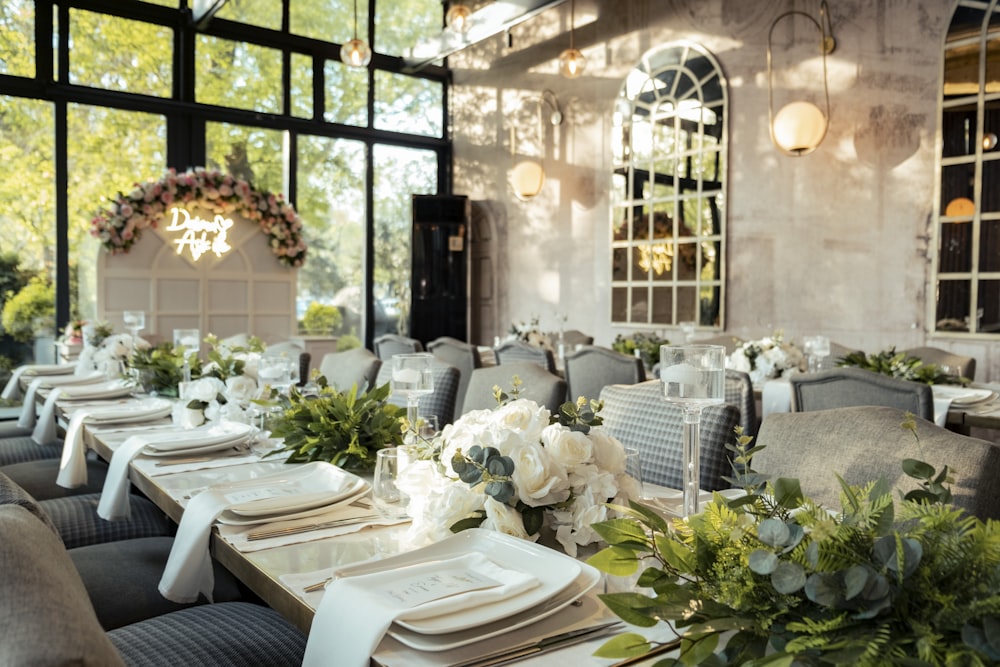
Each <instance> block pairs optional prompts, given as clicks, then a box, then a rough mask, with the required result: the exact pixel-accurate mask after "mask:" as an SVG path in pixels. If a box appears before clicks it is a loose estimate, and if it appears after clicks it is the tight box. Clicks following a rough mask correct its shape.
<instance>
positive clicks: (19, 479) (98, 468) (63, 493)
mask: <svg viewBox="0 0 1000 667" xmlns="http://www.w3.org/2000/svg"><path fill="white" fill-rule="evenodd" d="M35 446H36V447H38V445H35ZM59 448H60V449H62V446H61V445H60V447H59ZM60 456H61V454H60ZM0 473H2V474H4V475H6V476H7V477H9V478H10V479H12V480H13V481H14V482H16V483H17V484H18V486H20V487H21V488H23V489H24V490H25V491H27V492H28V493H29V494H31V496H32V497H33V498H35V499H36V500H49V499H51V498H65V497H67V496H79V495H82V494H86V493H100V492H101V489H102V488H104V478H105V477H106V476H107V474H108V464H107V463H105V462H104V461H101V460H100V459H96V458H89V457H88V459H87V483H86V484H84V485H83V486H78V487H76V488H73V489H66V488H63V487H61V486H59V485H58V484H56V477H58V476H59V458H52V459H38V460H37V461H23V462H21V463H14V464H12V465H6V466H2V467H0Z"/></svg>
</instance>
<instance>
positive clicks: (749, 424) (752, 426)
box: [725, 368, 759, 435]
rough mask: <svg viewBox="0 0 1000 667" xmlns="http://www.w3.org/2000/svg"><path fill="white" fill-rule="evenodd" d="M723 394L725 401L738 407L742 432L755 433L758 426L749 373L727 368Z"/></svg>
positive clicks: (754, 397)
mask: <svg viewBox="0 0 1000 667" xmlns="http://www.w3.org/2000/svg"><path fill="white" fill-rule="evenodd" d="M725 396H726V403H729V404H730V405H735V406H736V407H737V408H739V411H740V426H742V427H743V433H745V434H746V435H754V434H755V433H757V427H758V426H759V424H758V423H757V397H756V396H755V395H754V391H753V382H751V381H750V375H749V374H748V373H744V372H742V371H735V370H733V369H731V368H727V369H726V386H725Z"/></svg>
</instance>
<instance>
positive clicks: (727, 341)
mask: <svg viewBox="0 0 1000 667" xmlns="http://www.w3.org/2000/svg"><path fill="white" fill-rule="evenodd" d="M691 344H692V345H721V346H722V347H724V348H726V354H727V355H730V354H732V353H733V352H735V351H736V348H738V347H739V346H740V345H742V344H743V339H741V338H738V337H736V336H733V335H732V334H719V335H718V336H712V337H710V338H698V339H697V340H693V341H691Z"/></svg>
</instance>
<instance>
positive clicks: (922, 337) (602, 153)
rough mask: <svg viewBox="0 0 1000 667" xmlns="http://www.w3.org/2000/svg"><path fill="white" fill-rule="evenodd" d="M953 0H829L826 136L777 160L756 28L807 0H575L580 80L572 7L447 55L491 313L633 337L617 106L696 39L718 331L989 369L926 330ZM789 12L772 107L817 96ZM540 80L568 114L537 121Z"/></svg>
mask: <svg viewBox="0 0 1000 667" xmlns="http://www.w3.org/2000/svg"><path fill="white" fill-rule="evenodd" d="M953 6H954V1H953V0H937V1H934V0H880V1H879V2H869V1H867V0H834V1H833V2H831V3H830V10H831V17H832V24H833V32H834V35H835V37H836V40H837V48H836V50H835V52H834V53H833V54H832V55H831V56H830V57H829V59H828V67H829V87H830V101H831V107H832V113H831V116H832V119H831V122H830V128H829V132H828V134H827V137H826V139H825V141H824V142H823V144H822V146H820V148H819V149H818V150H816V151H815V152H814V153H812V154H811V155H808V156H806V157H801V158H792V157H786V156H784V155H782V154H780V153H778V151H777V150H776V149H775V148H774V147H773V146H772V144H771V141H770V137H769V134H768V128H767V123H768V110H767V69H766V44H767V34H768V29H769V28H770V26H771V24H772V22H773V21H774V19H775V18H777V17H778V16H779V15H780V14H782V13H783V12H785V11H788V10H790V9H796V10H800V11H806V12H809V13H811V14H813V15H815V16H818V11H819V2H818V0H797V1H794V2H793V1H788V0H786V1H778V0H775V1H767V2H761V1H754V2H747V1H746V0H655V1H654V0H577V3H576V26H577V28H576V44H577V46H578V47H579V48H581V49H582V50H583V52H584V53H585V55H586V56H587V59H588V63H587V69H586V71H585V73H584V75H583V76H582V77H581V78H579V79H575V80H569V79H565V78H562V77H560V76H559V75H558V73H557V69H556V65H557V58H558V54H559V52H560V51H561V50H562V49H564V48H566V47H567V46H568V35H567V34H566V31H567V30H568V25H569V16H570V6H569V3H565V4H563V5H561V6H559V7H557V8H554V9H551V10H548V11H546V12H544V13H543V14H541V15H539V16H538V17H536V18H534V19H532V20H531V21H528V22H527V23H525V24H522V25H521V26H518V27H516V28H514V29H513V30H512V31H511V35H510V44H509V45H508V42H507V40H506V38H505V37H504V36H498V37H496V38H493V39H491V40H488V41H486V42H483V43H481V44H478V45H475V46H473V47H470V48H468V49H466V50H465V51H463V52H461V53H460V54H458V55H456V56H453V57H452V58H451V59H450V64H451V66H452V68H453V71H454V83H455V85H454V88H453V93H452V99H451V102H450V103H451V114H452V118H451V122H452V128H453V132H454V146H455V191H456V192H458V193H461V194H467V195H469V196H470V197H472V198H473V199H475V200H490V201H491V204H492V205H493V206H494V207H495V206H502V207H504V209H505V222H504V224H505V226H506V230H505V235H504V237H503V239H504V240H503V246H502V247H501V248H500V252H501V253H502V254H503V255H504V261H503V262H502V263H501V264H500V265H501V266H503V271H504V273H503V274H502V275H500V276H499V281H498V282H499V284H500V285H501V286H502V288H501V289H502V290H503V295H501V296H502V298H501V299H500V300H499V301H498V303H499V304H500V305H499V308H500V312H499V313H498V314H497V321H499V322H510V321H521V320H528V319H529V318H531V317H532V316H538V317H539V318H540V320H541V324H542V326H543V328H547V329H554V328H556V327H557V315H558V314H565V315H568V323H567V328H575V329H580V330H583V331H587V332H589V333H593V334H594V335H595V337H596V342H597V343H598V344H604V345H607V344H608V343H610V341H611V340H612V339H613V338H614V336H615V335H616V334H617V333H629V332H630V331H631V330H628V329H620V328H615V327H612V326H611V325H610V289H609V280H610V250H609V239H610V232H609V225H610V220H609V215H610V214H609V196H608V190H609V186H610V169H611V166H610V165H611V156H610V134H611V112H612V102H613V100H614V98H615V96H616V95H617V93H618V90H619V88H620V86H621V83H622V81H623V79H624V77H625V75H626V74H627V73H628V71H629V70H630V68H631V67H632V66H633V64H634V63H636V62H637V60H638V59H639V57H640V56H641V55H642V54H643V53H644V52H645V51H646V50H648V49H650V48H652V47H654V46H658V45H662V44H665V43H668V42H674V41H678V40H689V41H694V42H698V43H700V44H702V45H703V46H705V47H706V48H708V49H709V50H710V51H711V52H712V53H713V54H714V55H715V56H716V58H717V59H718V61H719V63H720V65H721V67H722V69H723V73H724V75H725V76H726V78H727V79H728V83H729V114H730V115H729V172H728V177H729V202H728V203H729V217H728V244H729V251H728V281H727V290H728V297H727V300H726V327H725V330H726V331H727V332H730V333H732V334H734V335H737V336H741V337H745V338H748V337H759V336H761V335H765V334H767V333H770V331H771V330H773V329H777V328H781V329H783V330H784V331H785V334H786V336H787V337H790V338H791V339H792V340H796V341H799V340H801V336H802V335H808V334H812V333H824V334H826V335H828V336H829V337H830V338H831V339H832V340H834V341H835V342H838V343H841V344H843V345H846V346H850V347H856V348H860V349H865V350H868V351H875V350H880V349H884V348H886V347H888V346H891V345H894V346H896V347H897V348H899V349H903V348H906V347H911V346H915V345H922V344H931V345H935V346H939V347H944V348H948V349H952V350H954V351H957V352H960V353H963V354H972V355H974V356H976V357H977V358H978V359H979V369H980V370H979V373H978V374H977V379H981V380H986V379H998V376H1000V355H998V357H997V358H994V356H993V355H991V353H990V349H991V347H993V346H991V345H989V344H986V343H983V342H979V341H970V340H968V339H966V340H956V339H951V340H949V339H947V338H930V337H929V335H928V334H927V327H928V318H929V317H933V304H931V311H930V313H929V311H928V304H927V295H928V276H929V270H930V255H929V252H930V249H929V244H930V239H931V234H932V232H933V204H932V201H933V198H934V190H935V181H936V163H935V161H936V145H937V125H938V106H939V102H938V97H939V85H940V84H939V81H940V76H941V62H942V58H941V53H942V45H943V40H944V35H945V32H946V30H947V27H948V22H949V20H950V17H951V13H952V9H953ZM781 25H782V26H784V27H785V28H784V29H782V30H780V31H776V33H775V40H774V45H775V50H774V52H775V83H776V88H775V104H776V106H779V105H780V104H781V102H780V99H782V96H787V95H790V94H795V93H797V92H799V91H804V92H805V95H806V96H807V97H811V98H813V99H821V98H819V97H817V96H818V95H820V94H821V90H822V79H821V74H820V73H821V69H820V67H821V65H820V60H819V58H818V33H817V32H816V31H815V29H814V28H813V27H811V25H810V24H809V23H808V21H805V20H801V19H798V20H795V21H791V22H788V21H787V20H786V21H784V22H782V24H781ZM789 25H790V27H788V26H789ZM814 41H816V42H817V46H816V49H815V51H813V50H812V43H813V42H814ZM544 89H550V90H552V91H554V92H555V93H556V95H557V97H558V99H559V101H560V103H561V105H562V111H563V112H564V115H565V121H564V122H563V124H562V125H560V126H553V125H550V124H548V122H547V119H548V113H547V112H546V113H545V114H543V116H544V117H543V122H542V123H541V124H540V123H539V120H538V105H539V103H540V100H541V91H542V90H544ZM784 99H785V100H786V101H790V99H792V98H789V97H784ZM512 124H513V126H514V127H515V129H516V138H515V148H516V152H517V153H518V155H534V156H538V155H541V156H542V158H543V164H544V166H545V169H546V173H547V181H546V184H545V186H544V190H543V192H542V193H541V194H540V195H539V196H538V197H536V198H535V199H533V200H530V201H528V202H521V201H519V200H517V199H516V198H515V197H514V196H513V194H512V192H511V190H510V188H509V187H508V186H507V174H508V171H509V169H510V167H511V166H512V157H511V147H510V139H511V136H510V128H511V125H512ZM540 130H541V132H540ZM497 333H502V332H497ZM665 333H666V335H667V336H668V337H669V336H674V337H676V336H677V335H678V332H677V331H676V330H673V329H670V330H666V332H665ZM483 338H484V340H483V341H481V342H490V340H491V336H488V334H487V332H484V335H483Z"/></svg>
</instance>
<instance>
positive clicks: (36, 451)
mask: <svg viewBox="0 0 1000 667" xmlns="http://www.w3.org/2000/svg"><path fill="white" fill-rule="evenodd" d="M62 450H63V448H62V443H61V442H60V443H58V444H50V445H39V444H37V443H36V442H35V441H34V440H32V439H31V433H30V431H29V433H28V434H27V435H21V436H13V437H9V438H0V466H6V465H11V464H14V463H24V462H25V461H40V460H42V459H58V458H59V457H61V456H62Z"/></svg>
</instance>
